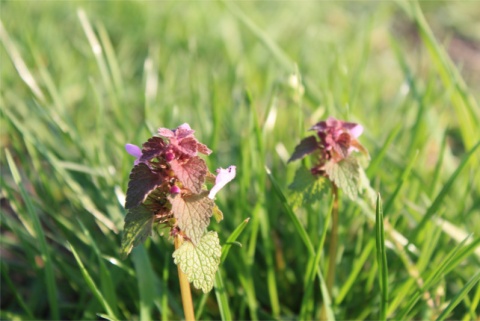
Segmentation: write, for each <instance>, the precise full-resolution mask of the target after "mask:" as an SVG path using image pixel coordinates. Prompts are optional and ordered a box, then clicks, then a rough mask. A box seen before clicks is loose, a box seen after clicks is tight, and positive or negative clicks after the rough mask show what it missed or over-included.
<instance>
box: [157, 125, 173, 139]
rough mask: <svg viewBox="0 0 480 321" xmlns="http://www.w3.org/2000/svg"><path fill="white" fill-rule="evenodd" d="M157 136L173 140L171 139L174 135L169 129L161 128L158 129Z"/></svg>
mask: <svg viewBox="0 0 480 321" xmlns="http://www.w3.org/2000/svg"><path fill="white" fill-rule="evenodd" d="M158 134H159V135H160V136H163V137H165V138H173V137H175V133H174V132H173V131H172V130H170V129H168V128H163V127H162V128H159V129H158Z"/></svg>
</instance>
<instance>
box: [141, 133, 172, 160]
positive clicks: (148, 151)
mask: <svg viewBox="0 0 480 321" xmlns="http://www.w3.org/2000/svg"><path fill="white" fill-rule="evenodd" d="M165 146H166V145H165V141H164V140H163V139H162V138H160V137H155V136H154V137H151V138H150V139H149V140H148V141H147V142H146V143H144V144H143V146H142V157H141V158H140V161H142V162H146V161H149V160H151V159H152V158H155V157H158V156H159V155H161V154H162V153H163V151H164V150H165Z"/></svg>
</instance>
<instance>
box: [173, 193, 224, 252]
mask: <svg viewBox="0 0 480 321" xmlns="http://www.w3.org/2000/svg"><path fill="white" fill-rule="evenodd" d="M168 200H169V201H170V203H171V204H172V212H173V216H174V217H175V218H176V219H177V224H178V227H179V228H180V230H181V231H183V232H184V233H185V235H186V236H187V237H188V238H189V239H190V240H191V241H192V243H193V244H194V245H197V244H198V242H199V241H200V238H201V237H202V236H203V234H204V233H205V229H206V228H207V226H208V224H209V223H210V217H211V216H212V214H213V206H214V205H215V204H214V202H213V201H212V200H211V199H209V198H208V197H207V192H204V193H202V194H191V195H185V196H183V197H182V196H181V195H180V194H178V195H176V196H173V197H172V196H169V197H168Z"/></svg>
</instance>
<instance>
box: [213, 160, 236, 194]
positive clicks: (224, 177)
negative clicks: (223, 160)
mask: <svg viewBox="0 0 480 321" xmlns="http://www.w3.org/2000/svg"><path fill="white" fill-rule="evenodd" d="M236 169H237V168H236V167H235V166H233V165H232V166H229V167H228V168H227V169H223V168H219V169H217V173H218V175H217V178H216V179H215V186H213V187H212V189H211V190H210V193H209V194H208V197H209V198H210V199H212V200H213V199H214V198H215V195H216V194H217V193H218V191H219V190H221V189H222V188H223V187H224V186H225V185H226V184H227V183H228V182H230V181H231V180H232V179H234V178H235V175H236Z"/></svg>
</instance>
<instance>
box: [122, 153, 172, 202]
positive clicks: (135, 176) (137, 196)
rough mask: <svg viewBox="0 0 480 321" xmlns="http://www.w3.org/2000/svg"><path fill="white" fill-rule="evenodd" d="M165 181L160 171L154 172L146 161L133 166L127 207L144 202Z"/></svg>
mask: <svg viewBox="0 0 480 321" xmlns="http://www.w3.org/2000/svg"><path fill="white" fill-rule="evenodd" d="M162 183H163V177H162V175H160V174H159V173H158V172H153V171H152V170H150V168H149V167H148V166H147V165H145V164H144V163H140V164H138V165H137V166H135V167H133V169H132V172H131V173H130V181H129V182H128V189H127V199H126V202H125V208H126V209H130V208H133V207H135V206H137V205H139V204H140V203H142V202H143V201H144V200H145V199H146V198H147V196H148V194H150V193H151V192H152V191H153V190H154V189H155V188H157V187H158V186H160V185H161V184H162Z"/></svg>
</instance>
